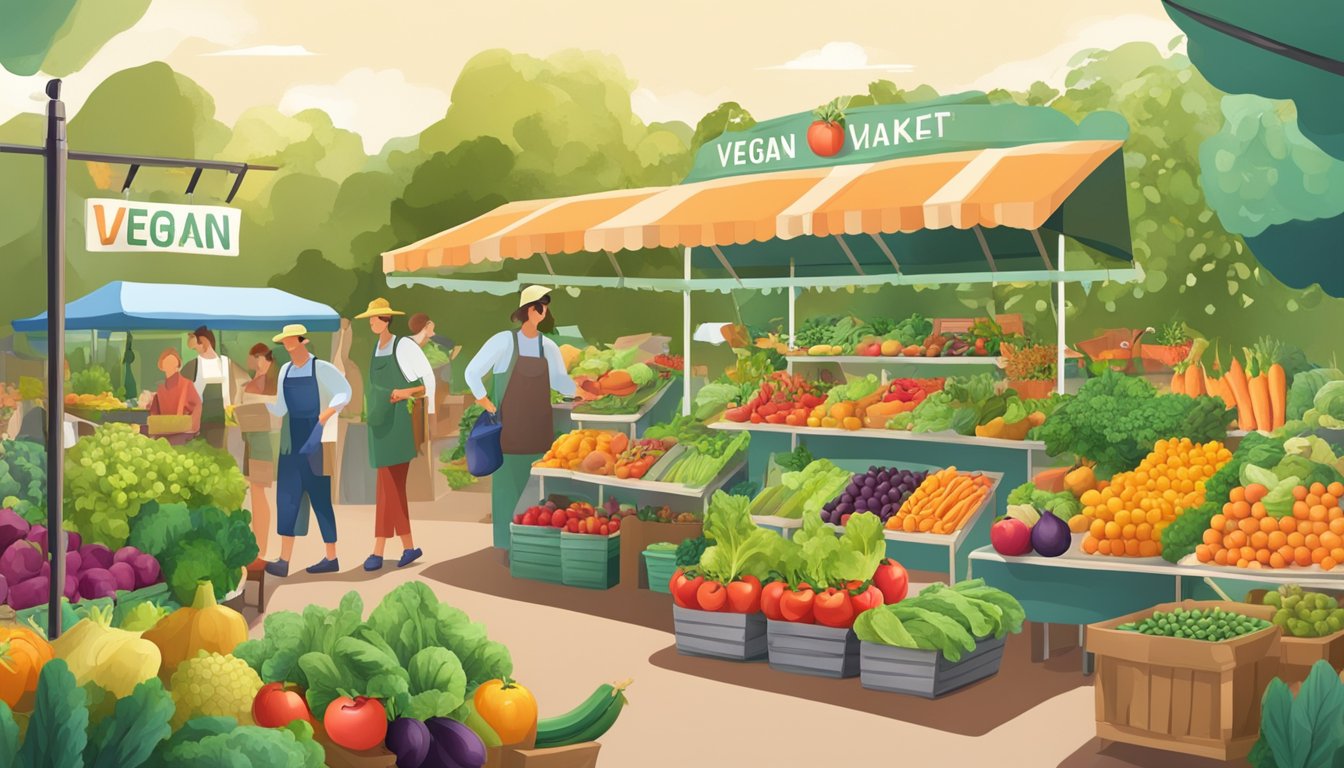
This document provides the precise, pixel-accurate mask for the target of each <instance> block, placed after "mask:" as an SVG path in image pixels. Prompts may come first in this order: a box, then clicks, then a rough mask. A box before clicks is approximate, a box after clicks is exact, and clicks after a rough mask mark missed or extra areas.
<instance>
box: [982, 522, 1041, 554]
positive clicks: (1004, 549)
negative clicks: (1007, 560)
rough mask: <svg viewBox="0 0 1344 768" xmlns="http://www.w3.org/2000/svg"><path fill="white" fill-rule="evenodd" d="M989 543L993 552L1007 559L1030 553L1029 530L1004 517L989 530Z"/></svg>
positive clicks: (1020, 523) (1021, 523) (1025, 526)
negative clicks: (992, 547)
mask: <svg viewBox="0 0 1344 768" xmlns="http://www.w3.org/2000/svg"><path fill="white" fill-rule="evenodd" d="M989 543H990V544H993V545H994V551H995V552H998V553H999V554H1001V555H1007V556H1009V557H1020V556H1022V555H1026V554H1030V553H1031V529H1030V528H1028V527H1027V524H1026V523H1024V522H1022V521H1021V520H1018V519H1017V518H1013V517H1005V518H1003V519H1002V520H1000V521H998V522H997V523H995V524H994V526H993V527H992V528H990V529H989Z"/></svg>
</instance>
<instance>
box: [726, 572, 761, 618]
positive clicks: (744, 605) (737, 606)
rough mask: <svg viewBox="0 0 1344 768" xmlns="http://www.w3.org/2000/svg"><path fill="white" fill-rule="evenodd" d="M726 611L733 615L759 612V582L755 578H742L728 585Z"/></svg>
mask: <svg viewBox="0 0 1344 768" xmlns="http://www.w3.org/2000/svg"><path fill="white" fill-rule="evenodd" d="M728 610H730V611H732V612H733V613H757V612H758V611H760V610H761V582H760V579H757V578H756V577H755V576H743V577H742V578H740V579H738V580H737V581H734V582H733V583H731V584H729V585H728Z"/></svg>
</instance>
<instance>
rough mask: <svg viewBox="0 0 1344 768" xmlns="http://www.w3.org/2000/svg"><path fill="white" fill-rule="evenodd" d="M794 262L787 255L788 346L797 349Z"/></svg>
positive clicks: (796, 304)
mask: <svg viewBox="0 0 1344 768" xmlns="http://www.w3.org/2000/svg"><path fill="white" fill-rule="evenodd" d="M793 280H794V264H793V257H792V256H790V257H789V346H790V347H792V348H794V349H797V348H798V342H797V341H795V340H794V339H795V337H794V334H795V333H796V332H797V329H798V286H796V285H794V284H793Z"/></svg>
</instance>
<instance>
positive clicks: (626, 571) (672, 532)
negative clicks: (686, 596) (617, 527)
mask: <svg viewBox="0 0 1344 768" xmlns="http://www.w3.org/2000/svg"><path fill="white" fill-rule="evenodd" d="M702 533H704V523H702V522H701V521H699V520H697V521H695V522H693V523H663V522H653V521H651V520H640V519H639V518H638V517H636V516H633V515H632V516H630V517H627V518H625V519H624V520H622V521H621V586H622V587H623V588H626V589H653V590H654V591H655V592H658V591H661V592H666V591H667V584H666V583H664V584H662V585H661V586H662V589H655V586H656V582H655V580H654V579H652V578H649V576H648V571H647V570H646V564H647V562H648V561H649V555H651V554H653V555H655V559H656V555H657V553H651V552H645V551H644V550H645V549H647V548H648V546H649V545H650V544H656V543H658V542H667V543H669V544H680V543H681V542H683V541H685V540H687V539H694V538H697V537H699V536H700V535H701V534H702ZM669 554H670V553H669ZM673 559H674V560H675V558H673ZM668 576H669V577H670V576H671V573H668Z"/></svg>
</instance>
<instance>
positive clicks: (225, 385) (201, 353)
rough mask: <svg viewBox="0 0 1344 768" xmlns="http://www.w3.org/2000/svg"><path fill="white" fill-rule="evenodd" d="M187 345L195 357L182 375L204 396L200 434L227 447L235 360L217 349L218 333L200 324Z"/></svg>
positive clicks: (216, 443)
mask: <svg viewBox="0 0 1344 768" xmlns="http://www.w3.org/2000/svg"><path fill="white" fill-rule="evenodd" d="M187 346H189V347H191V349H192V351H194V352H195V353H196V359H195V360H192V361H191V362H189V363H187V365H186V366H185V367H184V368H183V369H182V375H183V376H184V377H186V379H187V380H188V381H191V382H193V383H195V385H196V392H197V393H199V394H200V396H201V437H202V438H203V439H204V440H205V441H206V442H207V443H209V444H210V445H211V446H213V447H215V448H219V449H226V448H227V447H228V440H227V436H228V431H227V427H226V425H225V416H224V412H225V410H226V409H227V408H228V407H229V406H231V405H233V394H234V382H235V380H236V378H237V377H236V376H235V373H236V372H235V369H234V366H233V361H231V360H229V358H227V357H225V356H224V355H221V354H219V353H218V351H216V347H215V334H214V332H212V331H211V330H210V329H209V328H206V327H205V326H201V327H200V328H197V329H196V330H194V331H192V332H191V333H188V334H187Z"/></svg>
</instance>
